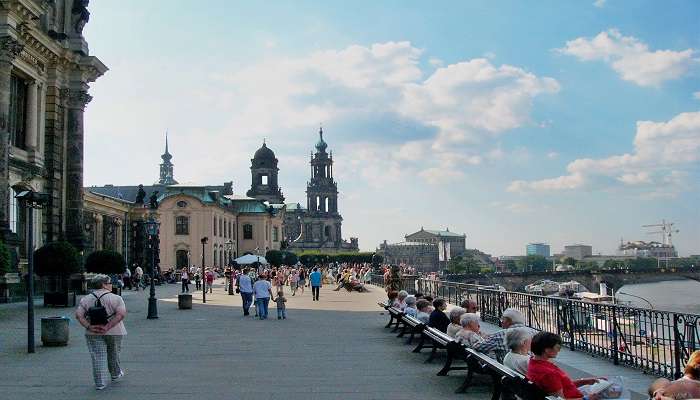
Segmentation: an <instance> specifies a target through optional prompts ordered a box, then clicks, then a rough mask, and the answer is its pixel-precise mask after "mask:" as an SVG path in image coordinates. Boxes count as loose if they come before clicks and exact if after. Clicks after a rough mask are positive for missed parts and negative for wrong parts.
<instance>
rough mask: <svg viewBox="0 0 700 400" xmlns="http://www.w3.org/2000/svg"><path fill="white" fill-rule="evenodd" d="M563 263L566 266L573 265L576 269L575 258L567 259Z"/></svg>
mask: <svg viewBox="0 0 700 400" xmlns="http://www.w3.org/2000/svg"><path fill="white" fill-rule="evenodd" d="M562 263H563V264H564V265H571V266H572V267H574V268H576V259H575V258H573V257H566V258H565V259H564V260H563V261H562Z"/></svg>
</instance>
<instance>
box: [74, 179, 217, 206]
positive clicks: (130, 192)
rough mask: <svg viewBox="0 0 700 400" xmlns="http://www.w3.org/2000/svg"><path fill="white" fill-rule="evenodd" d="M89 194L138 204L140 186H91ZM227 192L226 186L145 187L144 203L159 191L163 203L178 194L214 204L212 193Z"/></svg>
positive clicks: (181, 185)
mask: <svg viewBox="0 0 700 400" xmlns="http://www.w3.org/2000/svg"><path fill="white" fill-rule="evenodd" d="M86 189H87V190H88V191H89V192H91V193H94V194H98V195H101V196H105V197H111V198H114V199H118V200H123V201H126V202H129V203H135V202H136V196H137V195H138V193H139V187H138V186H114V185H105V186H91V187H88V188H86ZM225 190H226V188H225V187H224V186H209V185H205V186H201V185H199V186H197V185H192V184H182V183H181V184H177V185H170V186H165V185H151V186H145V185H144V186H143V191H144V192H145V193H146V195H145V196H144V203H148V200H149V198H150V197H151V195H152V194H153V192H155V191H158V192H159V193H158V201H161V200H162V199H164V198H165V197H169V196H172V195H177V194H180V193H182V194H187V195H190V196H192V197H195V198H198V199H199V200H201V201H202V202H204V203H214V202H215V201H216V200H215V199H214V198H212V196H211V193H212V192H218V193H222V192H224V191H225ZM224 198H225V196H218V199H224Z"/></svg>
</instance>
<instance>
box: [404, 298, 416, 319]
mask: <svg viewBox="0 0 700 400" xmlns="http://www.w3.org/2000/svg"><path fill="white" fill-rule="evenodd" d="M405 302H406V308H404V309H403V313H404V314H406V315H410V316H412V317H414V318H415V317H417V316H418V310H417V309H416V298H415V297H414V296H408V297H406V300H405Z"/></svg>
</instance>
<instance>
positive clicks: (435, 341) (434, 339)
mask: <svg viewBox="0 0 700 400" xmlns="http://www.w3.org/2000/svg"><path fill="white" fill-rule="evenodd" d="M422 339H428V340H430V342H431V344H432V346H430V347H431V348H432V349H433V350H432V351H431V352H430V355H429V356H428V358H427V359H426V360H425V363H426V364H427V363H429V362H431V361H433V358H435V354H436V353H437V351H438V350H441V349H447V345H448V344H449V343H452V342H454V339H453V338H451V337H449V336H447V334H446V333H444V332H442V331H439V330H437V329H435V328H431V327H428V328H426V329H425V330H424V331H423V336H422ZM419 346H420V345H419ZM423 347H425V346H423ZM417 350H418V351H416V350H414V352H416V353H418V352H420V350H419V349H417Z"/></svg>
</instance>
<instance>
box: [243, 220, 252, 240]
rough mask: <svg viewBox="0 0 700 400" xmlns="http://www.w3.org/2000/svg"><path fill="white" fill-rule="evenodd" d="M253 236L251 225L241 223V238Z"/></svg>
mask: <svg viewBox="0 0 700 400" xmlns="http://www.w3.org/2000/svg"><path fill="white" fill-rule="evenodd" d="M252 238H253V225H251V224H245V225H243V239H252Z"/></svg>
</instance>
